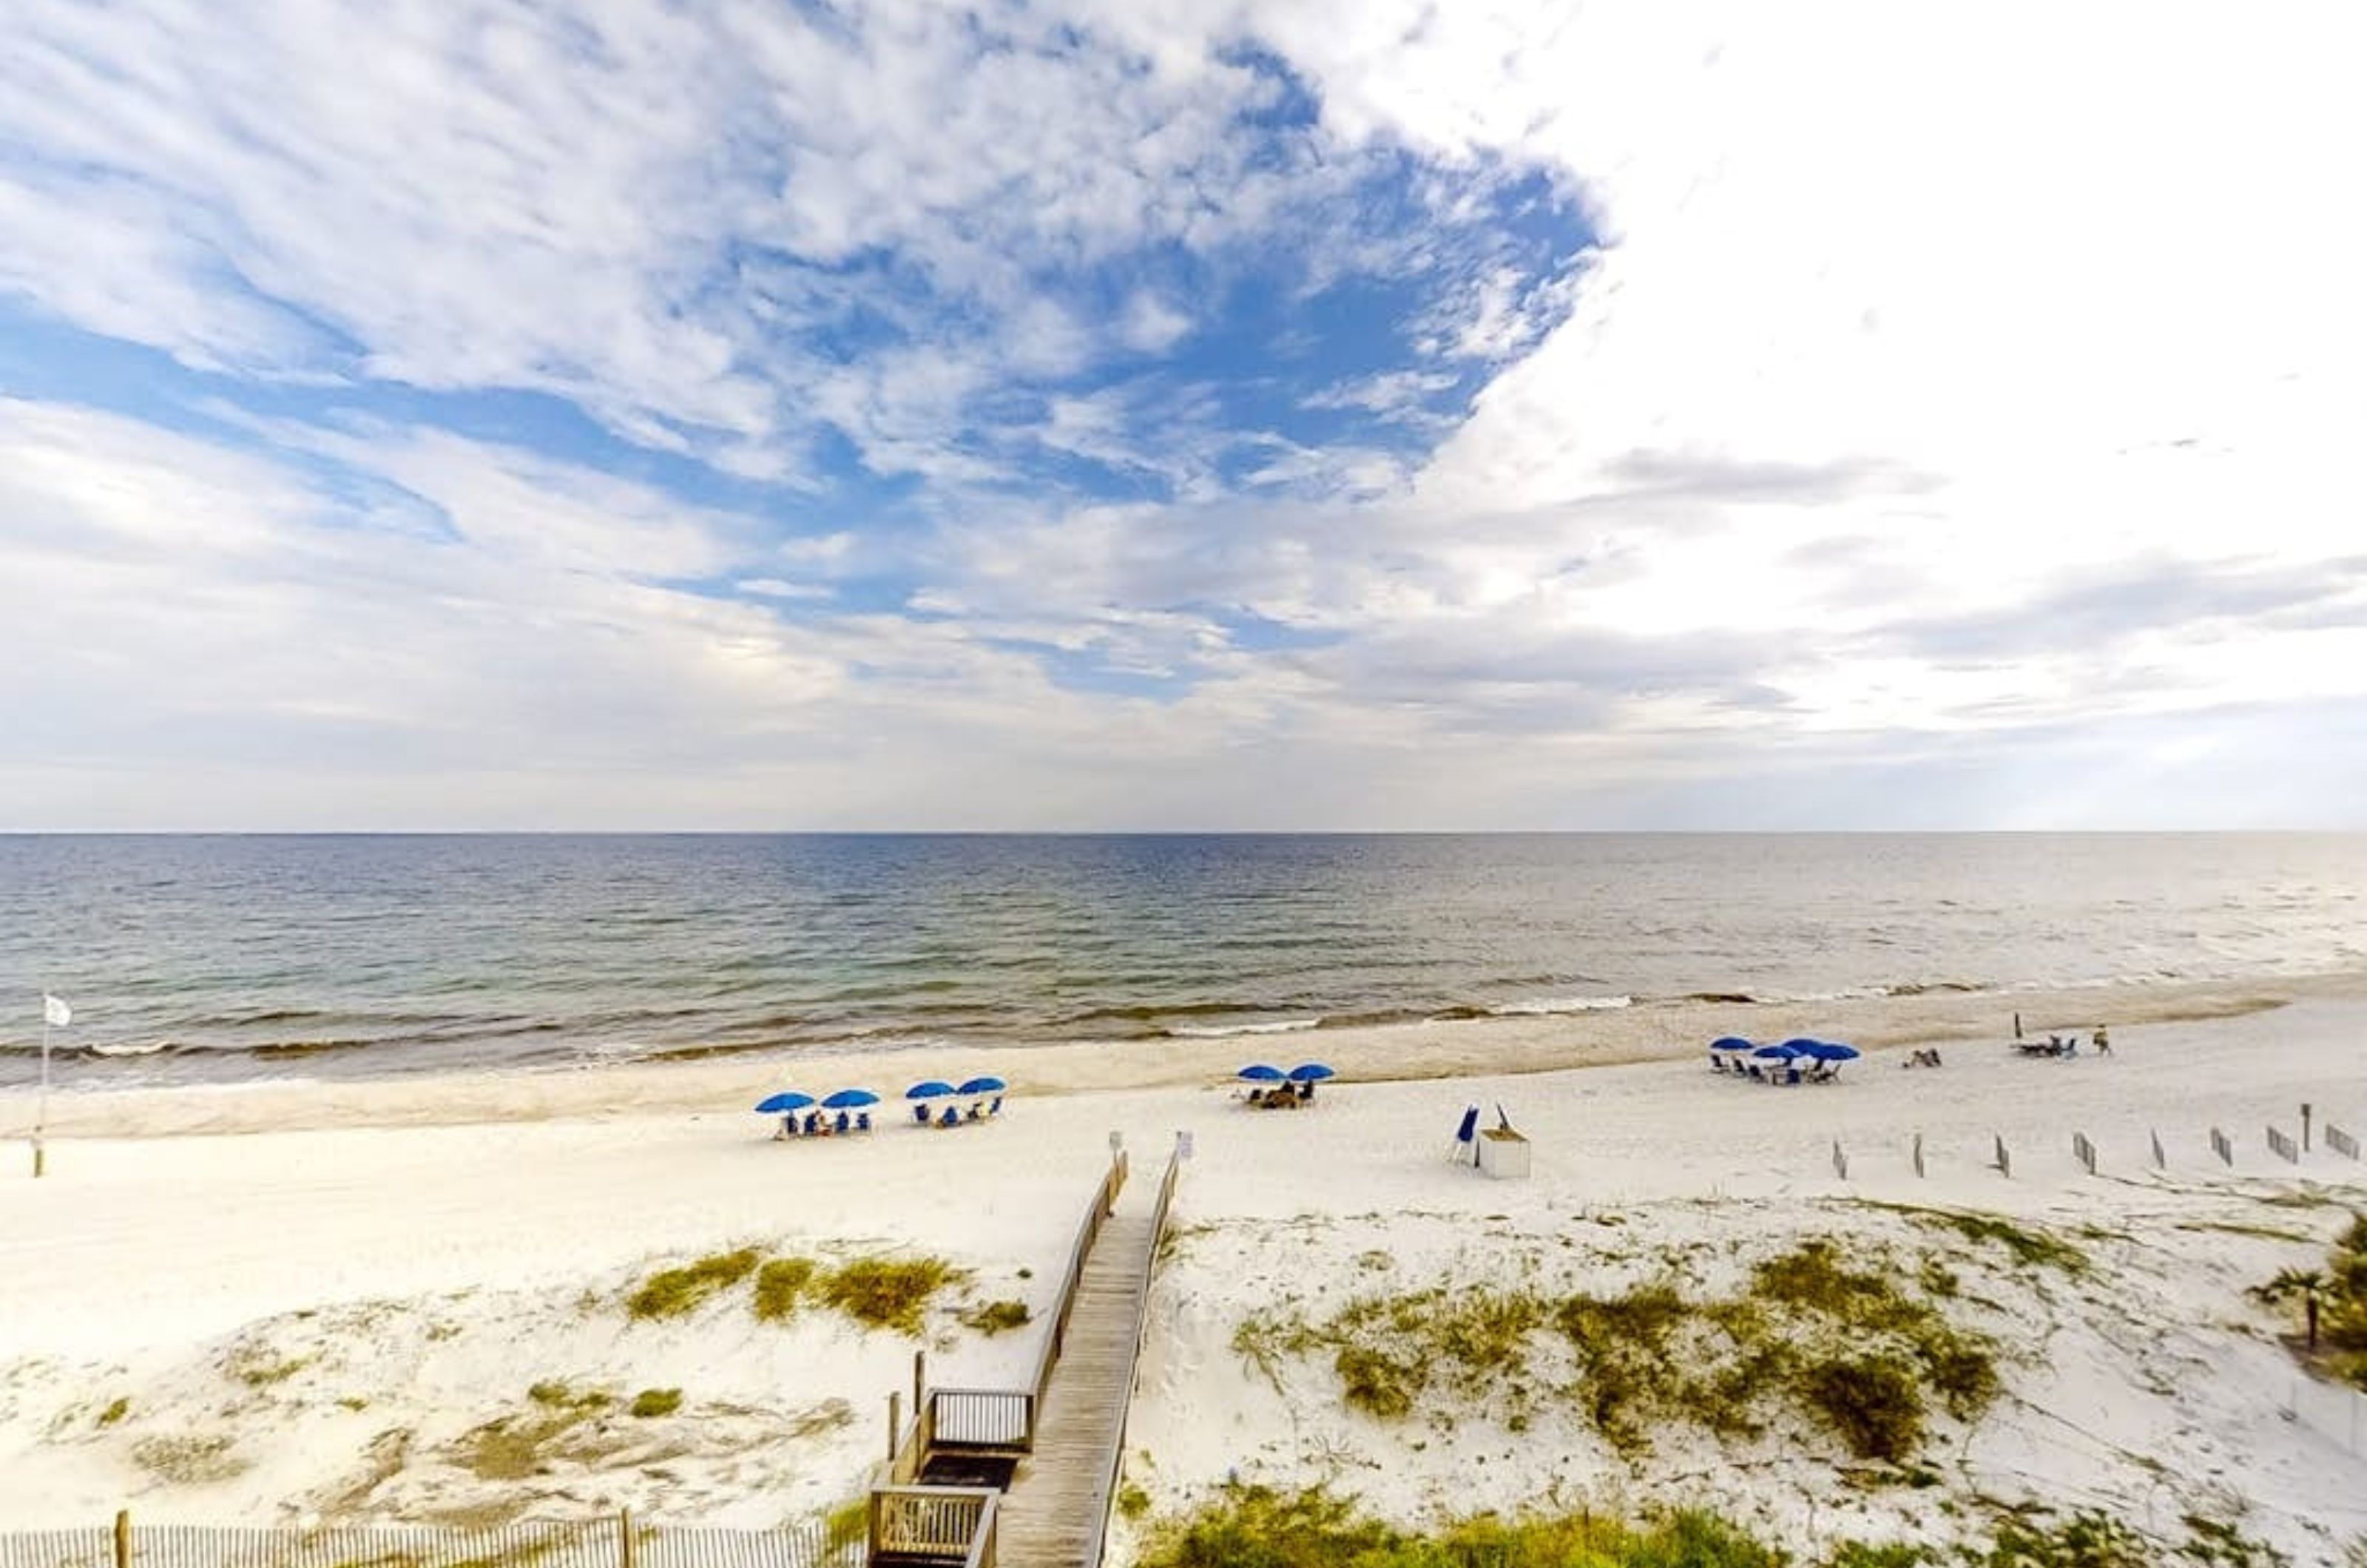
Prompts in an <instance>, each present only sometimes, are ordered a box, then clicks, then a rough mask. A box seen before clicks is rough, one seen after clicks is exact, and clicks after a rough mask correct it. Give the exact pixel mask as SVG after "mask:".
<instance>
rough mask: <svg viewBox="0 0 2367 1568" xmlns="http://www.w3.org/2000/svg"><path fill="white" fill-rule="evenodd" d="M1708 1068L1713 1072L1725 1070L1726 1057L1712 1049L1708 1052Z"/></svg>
mask: <svg viewBox="0 0 2367 1568" xmlns="http://www.w3.org/2000/svg"><path fill="white" fill-rule="evenodd" d="M1709 1070H1710V1071H1711V1072H1714V1073H1722V1072H1724V1071H1726V1058H1725V1057H1723V1056H1721V1055H1718V1054H1717V1053H1716V1052H1715V1051H1712V1052H1711V1053H1710V1054H1709Z"/></svg>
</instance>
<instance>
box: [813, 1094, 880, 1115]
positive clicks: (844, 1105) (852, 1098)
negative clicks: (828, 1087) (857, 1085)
mask: <svg viewBox="0 0 2367 1568" xmlns="http://www.w3.org/2000/svg"><path fill="white" fill-rule="evenodd" d="M821 1103H822V1109H823V1110H825V1111H844V1110H846V1109H848V1108H849V1107H851V1106H856V1105H877V1104H878V1103H879V1097H878V1095H876V1094H874V1093H872V1092H871V1091H870V1090H869V1089H840V1090H839V1091H838V1092H837V1093H835V1094H829V1095H824V1096H823V1097H822V1102H821Z"/></svg>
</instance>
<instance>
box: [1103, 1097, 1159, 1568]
mask: <svg viewBox="0 0 2367 1568" xmlns="http://www.w3.org/2000/svg"><path fill="white" fill-rule="evenodd" d="M1181 1174H1183V1138H1182V1136H1181V1135H1178V1136H1177V1138H1176V1140H1175V1149H1174V1152H1173V1153H1172V1154H1170V1155H1169V1156H1167V1171H1166V1174H1164V1175H1163V1176H1161V1178H1160V1179H1159V1198H1158V1200H1157V1201H1155V1202H1153V1203H1152V1204H1151V1206H1150V1261H1149V1262H1148V1263H1146V1264H1145V1265H1144V1267H1143V1270H1142V1278H1141V1279H1139V1280H1136V1281H1135V1286H1134V1335H1133V1337H1131V1338H1130V1339H1129V1340H1127V1349H1126V1364H1127V1391H1126V1401H1125V1403H1124V1404H1120V1405H1119V1406H1118V1412H1117V1436H1116V1438H1113V1439H1112V1440H1111V1442H1110V1451H1109V1463H1108V1465H1107V1466H1106V1467H1105V1468H1104V1470H1103V1472H1102V1473H1101V1474H1099V1475H1098V1476H1096V1477H1094V1480H1093V1493H1094V1496H1093V1518H1094V1529H1093V1536H1092V1540H1093V1555H1092V1556H1091V1557H1089V1558H1087V1559H1086V1568H1101V1561H1102V1552H1103V1551H1104V1548H1105V1545H1106V1543H1107V1541H1108V1540H1109V1517H1110V1505H1111V1504H1112V1502H1114V1501H1115V1500H1116V1495H1117V1473H1118V1470H1119V1468H1120V1466H1121V1465H1122V1463H1123V1462H1124V1461H1125V1458H1126V1423H1127V1416H1128V1415H1129V1414H1130V1413H1131V1412H1132V1410H1133V1408H1134V1382H1133V1368H1134V1367H1135V1366H1136V1364H1137V1362H1138V1359H1139V1358H1140V1356H1141V1354H1142V1325H1143V1319H1144V1318H1145V1317H1146V1316H1147V1315H1148V1314H1149V1313H1150V1276H1151V1272H1152V1270H1153V1269H1156V1268H1157V1267H1158V1264H1159V1247H1160V1244H1161V1242H1162V1241H1164V1240H1165V1239H1166V1237H1167V1205H1168V1204H1169V1202H1170V1201H1172V1200H1173V1198H1174V1196H1175V1179H1176V1178H1177V1177H1178V1176H1180V1175H1181Z"/></svg>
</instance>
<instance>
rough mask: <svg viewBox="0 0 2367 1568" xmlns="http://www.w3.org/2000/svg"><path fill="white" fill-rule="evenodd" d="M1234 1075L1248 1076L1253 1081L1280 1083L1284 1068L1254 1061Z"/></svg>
mask: <svg viewBox="0 0 2367 1568" xmlns="http://www.w3.org/2000/svg"><path fill="white" fill-rule="evenodd" d="M1233 1077H1237V1078H1247V1079H1249V1080H1250V1082H1251V1083H1280V1082H1281V1081H1282V1069H1281V1068H1280V1067H1269V1066H1266V1065H1265V1064H1264V1063H1263V1062H1253V1063H1251V1065H1250V1066H1246V1067H1243V1068H1242V1069H1241V1070H1240V1072H1238V1073H1235V1074H1234V1075H1233Z"/></svg>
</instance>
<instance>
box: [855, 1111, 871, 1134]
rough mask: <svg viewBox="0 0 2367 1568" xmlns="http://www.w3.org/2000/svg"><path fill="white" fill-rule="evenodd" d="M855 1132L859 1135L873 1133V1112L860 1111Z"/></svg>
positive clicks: (857, 1113)
mask: <svg viewBox="0 0 2367 1568" xmlns="http://www.w3.org/2000/svg"><path fill="white" fill-rule="evenodd" d="M855 1131H856V1132H858V1133H868V1132H869V1131H871V1112H869V1111H856V1112H855Z"/></svg>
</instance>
